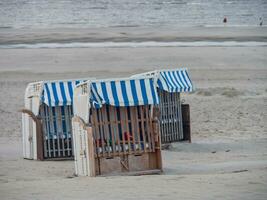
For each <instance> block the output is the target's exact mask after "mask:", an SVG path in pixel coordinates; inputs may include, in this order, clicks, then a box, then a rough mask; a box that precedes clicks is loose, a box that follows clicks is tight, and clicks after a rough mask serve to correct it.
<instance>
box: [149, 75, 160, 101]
mask: <svg viewBox="0 0 267 200" xmlns="http://www.w3.org/2000/svg"><path fill="white" fill-rule="evenodd" d="M149 84H150V88H151V93H152V97H153V103H154V104H158V99H157V97H156V91H155V87H154V84H153V79H149Z"/></svg>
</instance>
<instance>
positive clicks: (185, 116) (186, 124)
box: [182, 104, 191, 143]
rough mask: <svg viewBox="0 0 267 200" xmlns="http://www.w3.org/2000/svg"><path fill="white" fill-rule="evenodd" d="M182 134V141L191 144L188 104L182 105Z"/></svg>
mask: <svg viewBox="0 0 267 200" xmlns="http://www.w3.org/2000/svg"><path fill="white" fill-rule="evenodd" d="M182 118H183V132H184V140H188V141H189V142H190V143H191V127H190V107H189V104H182Z"/></svg>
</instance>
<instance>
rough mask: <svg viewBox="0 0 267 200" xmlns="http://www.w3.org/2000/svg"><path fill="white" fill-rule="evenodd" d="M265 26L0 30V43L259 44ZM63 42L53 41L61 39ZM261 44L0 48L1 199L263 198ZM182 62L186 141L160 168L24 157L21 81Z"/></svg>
mask: <svg viewBox="0 0 267 200" xmlns="http://www.w3.org/2000/svg"><path fill="white" fill-rule="evenodd" d="M266 33H267V29H266V27H261V28H248V27H244V28H236V27H232V28H231V27H227V28H226V29H224V27H220V28H190V29H188V30H183V31H182V30H180V31H179V30H169V31H167V30H159V31H156V30H153V29H148V28H147V29H142V30H139V31H134V28H114V29H106V30H105V29H101V30H82V31H73V30H69V31H64V30H63V31H62V30H61V31H59V30H56V29H54V30H49V31H48V30H45V31H41V30H35V31H32V30H31V31H28V30H24V31H21V30H20V31H18V32H16V31H10V30H9V31H8V30H1V31H0V45H4V44H7V43H8V44H18V43H36V42H46V43H47V42H48V43H49V42H55V41H56V42H66V41H69V42H103V41H114V42H118V41H119V42H132V41H135V42H136V41H145V40H147V38H151V40H153V41H165V42H166V41H168V42H172V41H182V42H186V41H191V42H192V41H196V40H197V41H199V40H202V41H207V40H209V41H210V40H213V41H241V42H242V41H243V42H246V41H259V42H266V39H267V37H266ZM60 38H61V39H62V40H60V41H59V39H60ZM266 64H267V47H266V46H247V47H238V46H232V47H230V46H224V47H209V46H206V47H150V48H145V47H143V48H132V47H124V48H41V49H40V48H39V49H22V48H17V49H12V48H11V49H5V48H0V195H1V199H243V200H244V199H266V198H267V190H266V188H267V153H266V152H267V125H266V124H267V123H266V122H267V66H266ZM177 67H186V68H187V69H188V70H189V73H190V75H191V78H192V81H193V83H194V85H195V89H196V90H195V92H193V93H191V94H182V98H183V99H184V101H185V102H186V103H189V104H190V109H191V129H192V143H191V144H189V143H173V144H172V145H170V146H169V149H167V150H164V151H163V168H164V172H163V174H162V175H152V176H132V177H131V176H112V177H99V178H90V177H75V176H74V162H73V161H58V162H56V161H43V162H40V161H31V160H25V159H23V158H22V141H21V114H20V113H19V112H18V110H19V109H21V108H23V104H24V102H23V99H24V92H25V88H26V85H27V83H29V82H32V81H37V80H47V79H67V78H81V77H97V78H106V77H122V76H130V75H132V74H135V73H141V72H145V71H149V70H153V69H161V68H177Z"/></svg>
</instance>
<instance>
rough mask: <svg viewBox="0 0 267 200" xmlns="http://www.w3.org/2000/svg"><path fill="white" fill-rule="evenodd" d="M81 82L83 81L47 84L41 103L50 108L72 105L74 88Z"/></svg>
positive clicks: (44, 87) (45, 84)
mask: <svg viewBox="0 0 267 200" xmlns="http://www.w3.org/2000/svg"><path fill="white" fill-rule="evenodd" d="M80 82H82V81H80V80H76V81H54V82H45V83H44V86H43V93H42V97H41V101H42V102H43V103H45V104H46V105H48V106H65V105H72V101H73V91H74V87H75V86H76V85H77V84H79V83H80Z"/></svg>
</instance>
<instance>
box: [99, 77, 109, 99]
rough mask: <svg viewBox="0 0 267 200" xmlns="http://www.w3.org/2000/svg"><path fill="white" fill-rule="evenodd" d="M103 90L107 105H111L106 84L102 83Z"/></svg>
mask: <svg viewBox="0 0 267 200" xmlns="http://www.w3.org/2000/svg"><path fill="white" fill-rule="evenodd" d="M101 89H102V93H103V98H104V101H105V103H106V104H109V99H108V92H107V87H106V84H105V83H104V82H101Z"/></svg>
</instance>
